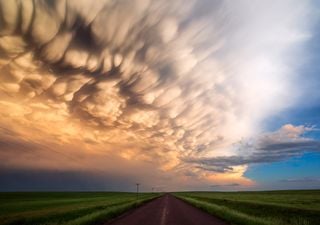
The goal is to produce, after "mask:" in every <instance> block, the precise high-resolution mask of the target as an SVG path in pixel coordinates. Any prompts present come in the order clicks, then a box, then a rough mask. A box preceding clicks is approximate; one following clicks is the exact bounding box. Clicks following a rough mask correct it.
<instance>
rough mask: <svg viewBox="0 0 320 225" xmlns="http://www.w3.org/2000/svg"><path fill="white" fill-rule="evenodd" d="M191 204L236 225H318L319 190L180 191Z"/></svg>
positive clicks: (319, 222)
mask: <svg viewBox="0 0 320 225" xmlns="http://www.w3.org/2000/svg"><path fill="white" fill-rule="evenodd" d="M175 195H176V196H177V197H179V198H181V199H183V200H185V201H187V202H189V203H190V204H192V205H194V206H196V207H198V208H200V209H203V210H205V211H207V212H208V213H211V214H213V215H216V216H218V217H220V218H222V219H224V220H226V221H228V222H230V223H231V224H239V225H269V224H270V225H319V224H320V205H319V200H320V191H317V190H316V191H270V192H181V193H175Z"/></svg>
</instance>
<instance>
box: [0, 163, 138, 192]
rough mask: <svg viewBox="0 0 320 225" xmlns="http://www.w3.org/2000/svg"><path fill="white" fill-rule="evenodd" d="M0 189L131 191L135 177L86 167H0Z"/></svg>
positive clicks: (133, 187) (133, 188)
mask: <svg viewBox="0 0 320 225" xmlns="http://www.w3.org/2000/svg"><path fill="white" fill-rule="evenodd" d="M0 180H1V183H0V191H53V190H54V191H105V190H108V191H134V190H135V180H132V178H130V177H122V176H119V175H114V174H113V175H112V174H108V173H107V172H105V173H100V174H99V173H98V174H97V173H96V172H88V171H79V170H75V171H72V170H71V171H68V170H66V171H58V170H30V169H12V168H10V169H9V168H4V167H1V168H0Z"/></svg>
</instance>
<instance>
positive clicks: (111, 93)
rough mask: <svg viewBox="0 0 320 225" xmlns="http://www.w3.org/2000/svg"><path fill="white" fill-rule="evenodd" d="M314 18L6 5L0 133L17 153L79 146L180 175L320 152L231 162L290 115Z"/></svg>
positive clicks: (295, 12)
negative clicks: (0, 130) (265, 126)
mask: <svg viewBox="0 0 320 225" xmlns="http://www.w3.org/2000/svg"><path fill="white" fill-rule="evenodd" d="M271 5H272V6H271ZM311 11H312V10H311V7H310V4H309V2H308V1H304V2H301V1H295V0H292V1H281V2H274V3H273V4H269V1H253V2H252V1H246V0H244V1H241V3H240V2H230V1H219V0H218V1H187V2H186V1H182V0H177V1H155V0H121V1H113V0H101V1H87V0H80V1H79V0H77V1H76V0H58V1H50V0H36V1H33V0H10V1H7V0H1V1H0V114H1V119H0V124H1V126H2V127H5V128H6V129H7V130H8V131H6V132H14V133H15V135H11V138H12V139H23V141H21V140H15V141H13V140H12V141H11V142H9V143H11V144H19V143H21V142H22V143H32V145H33V144H35V145H36V146H39V145H41V143H42V142H47V141H48V140H50V141H51V142H52V143H55V144H53V145H54V146H57V148H60V150H58V152H60V153H61V154H62V153H63V154H66V155H68V156H69V155H70V156H71V155H73V154H75V153H74V151H69V150H67V148H66V147H65V146H69V145H72V146H74V145H75V144H78V148H79V151H80V152H81V151H85V152H86V154H87V156H88V155H90V154H91V153H92V152H94V153H96V152H103V153H104V154H108V155H110V157H111V156H114V155H117V156H120V157H122V158H124V159H127V160H137V161H139V160H140V161H143V162H154V161H156V163H155V166H157V167H158V169H159V170H161V171H168V170H171V171H175V172H176V173H177V174H186V172H192V171H198V170H204V171H212V172H225V171H232V166H237V165H244V164H250V163H252V162H264V161H274V160H275V159H276V158H277V159H284V158H286V157H288V156H289V155H290V156H295V155H297V153H296V149H297V148H298V147H299V149H301V148H304V149H313V148H314V147H315V146H316V147H318V146H319V144H318V143H312V141H310V140H302V139H299V140H297V141H295V142H291V141H289V142H268V141H266V142H265V143H263V144H261V143H259V144H258V148H259V151H255V150H253V152H252V153H251V154H250V155H249V156H243V155H237V156H233V157H229V156H226V155H230V154H232V153H234V152H233V149H232V148H230V146H232V144H233V143H235V142H237V141H239V140H240V139H241V138H247V137H249V136H250V135H252V134H254V133H255V132H256V131H257V130H258V128H257V127H259V124H260V122H261V121H262V120H263V119H264V118H266V117H268V116H270V115H272V114H274V113H276V112H279V111H281V110H282V109H283V108H285V107H288V106H289V105H291V104H294V101H295V98H296V97H297V96H298V95H299V93H297V92H296V91H294V90H296V86H295V83H294V80H295V78H296V76H297V75H296V74H295V73H293V69H294V68H295V67H296V66H297V65H296V64H295V63H292V62H293V61H294V60H295V56H296V55H297V54H293V53H297V52H299V54H303V52H301V51H300V47H301V45H302V44H303V43H305V42H306V41H307V40H308V38H309V37H310V27H309V25H310V24H311V22H310V20H311V19H312V17H310V14H311ZM288 93H291V94H290V95H288ZM295 93H297V94H296V95H297V96H296V95H295ZM275 99H276V100H277V101H275ZM44 140H45V141H44ZM0 144H1V143H0ZM1 145H3V144H1ZM4 145H5V144H4ZM26 145H27V144H26ZM50 145H51V144H49V145H48V146H50ZM59 146H60V147H59ZM18 147H19V146H18ZM12 148H15V147H14V146H12ZM35 148H37V147H35ZM49 148H50V147H49ZM6 149H7V150H4V149H1V150H0V151H2V152H4V151H6V154H7V152H8V151H12V150H8V148H6ZM27 149H29V148H27ZM39 149H42V151H43V152H45V151H46V150H45V149H46V148H43V147H39ZM254 149H256V146H255V147H254ZM277 149H281V150H282V151H281V153H280V151H278V150H277ZM283 149H285V150H283ZM283 151H286V154H284V153H282V152H283ZM211 156H214V157H211ZM12 157H13V156H12ZM208 157H210V158H208ZM80 158H81V159H82V160H86V157H80ZM89 158H90V157H89ZM81 159H80V161H81ZM181 159H183V160H181ZM185 159H188V160H185ZM14 160H15V158H14V157H13V158H12V161H14ZM57 160H58V159H57ZM195 162H196V163H195ZM79 164H81V163H79ZM193 164H195V165H194V167H192V169H190V168H189V167H190V166H191V165H193ZM13 165H16V164H14V163H13V164H12V166H13ZM43 165H44V164H43ZM90 165H91V164H90ZM115 166H116V165H115ZM44 167H45V166H44ZM65 167H67V166H65ZM108 169H110V168H109V167H108ZM191 170H192V171H191ZM139 173H142V172H141V171H140V172H139ZM200 177H203V176H202V175H201V176H200ZM161 185H162V184H161Z"/></svg>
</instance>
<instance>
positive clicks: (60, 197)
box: [0, 192, 158, 225]
mask: <svg viewBox="0 0 320 225" xmlns="http://www.w3.org/2000/svg"><path fill="white" fill-rule="evenodd" d="M157 196H158V195H157V194H150V193H140V194H139V197H138V199H137V196H136V194H134V193H109V192H81V193H80V192H73V193H68V192H50V193H45V192H36V193H0V224H1V225H3V224H6V225H7V224H10V225H14V224H19V225H38V224H41V225H42V224H45V225H56V224H59V225H60V224H61V225H82V224H97V223H99V222H102V221H107V220H108V219H111V218H113V217H115V216H118V215H120V214H122V213H123V212H125V211H126V210H128V209H131V208H134V207H136V206H138V205H140V204H142V203H143V202H145V201H148V200H150V199H152V198H155V197H157Z"/></svg>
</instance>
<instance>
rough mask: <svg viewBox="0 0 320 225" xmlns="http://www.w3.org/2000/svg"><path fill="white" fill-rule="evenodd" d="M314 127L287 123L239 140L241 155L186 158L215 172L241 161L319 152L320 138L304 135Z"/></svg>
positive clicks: (275, 160)
mask: <svg viewBox="0 0 320 225" xmlns="http://www.w3.org/2000/svg"><path fill="white" fill-rule="evenodd" d="M313 129H314V128H312V127H305V126H297V127H295V126H293V125H291V124H287V125H284V126H283V127H282V128H281V129H280V130H278V131H276V132H273V133H267V134H263V135H261V136H260V137H258V138H256V139H255V140H251V141H249V142H245V141H244V142H242V143H240V144H238V145H237V149H238V155H232V156H224V157H212V158H198V159H185V160H186V161H187V162H190V163H196V164H199V166H198V167H200V168H202V169H205V170H209V171H210V170H212V171H215V172H228V171H232V170H233V167H234V166H239V165H248V164H257V163H271V162H279V161H283V160H287V159H290V158H293V157H298V156H302V155H303V154H304V153H307V152H319V151H320V141H318V140H314V139H311V138H305V137H303V136H302V135H303V134H304V133H305V132H307V131H312V130H313Z"/></svg>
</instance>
